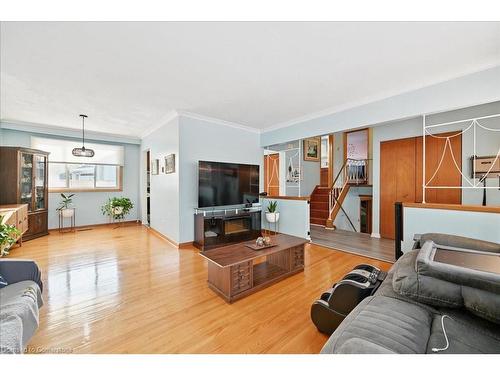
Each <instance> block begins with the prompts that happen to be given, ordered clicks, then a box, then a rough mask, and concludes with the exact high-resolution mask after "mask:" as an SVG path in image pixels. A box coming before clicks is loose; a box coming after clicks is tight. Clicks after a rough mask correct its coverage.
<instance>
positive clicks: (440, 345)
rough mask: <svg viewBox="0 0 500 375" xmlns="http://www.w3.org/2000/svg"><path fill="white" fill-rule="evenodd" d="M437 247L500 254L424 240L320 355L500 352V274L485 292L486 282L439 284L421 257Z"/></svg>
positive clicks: (444, 238)
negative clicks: (484, 285)
mask: <svg viewBox="0 0 500 375" xmlns="http://www.w3.org/2000/svg"><path fill="white" fill-rule="evenodd" d="M434 244H438V245H439V246H444V247H454V248H463V249H468V250H472V251H481V252H486V253H498V254H500V244H495V243H490V242H484V241H478V240H471V239H468V238H463V237H457V236H448V235H442V234H436V233H429V234H425V235H423V236H421V237H420V239H419V240H417V242H416V249H414V250H413V251H410V252H407V253H405V254H404V255H403V256H402V257H401V258H400V259H399V260H398V261H397V262H396V263H395V264H394V265H393V267H392V268H391V269H390V271H389V273H388V276H387V278H386V279H385V280H384V282H383V283H382V285H381V286H380V288H379V289H378V290H377V292H376V293H375V294H374V295H373V296H370V297H368V298H366V299H364V300H363V301H362V302H361V303H360V304H359V305H358V306H357V307H356V308H355V309H354V310H353V311H352V312H351V313H350V314H349V315H348V316H347V317H346V318H345V319H344V321H343V322H342V323H341V324H340V326H339V327H338V328H337V329H336V330H335V332H334V333H333V335H332V336H331V337H330V338H329V340H328V341H327V343H326V344H325V346H324V347H323V349H322V351H321V353H323V354H327V353H344V354H348V353H388V354H391V353H405V354H430V353H436V354H445V353H448V354H451V353H455V354H456V353H500V320H499V319H500V275H498V277H497V276H496V275H495V274H491V275H486V276H488V277H490V276H491V277H492V278H491V283H490V284H488V285H487V286H486V287H485V289H486V290H487V291H486V292H485V291H484V290H479V291H478V290H476V289H474V286H479V287H480V288H482V283H480V284H479V285H475V284H474V283H472V284H468V285H465V286H462V285H460V286H458V287H457V285H456V283H459V281H460V280H455V279H452V280H451V281H450V280H449V279H446V276H443V279H444V280H437V281H436V279H432V278H430V276H429V275H431V276H432V274H430V273H429V272H428V271H427V270H425V267H423V266H422V264H424V263H422V262H423V261H422V260H421V259H419V256H420V257H421V258H422V257H423V256H424V255H425V253H426V251H424V250H425V248H426V247H429V246H435V248H436V245H434ZM428 250H429V251H430V250H431V249H428ZM429 251H427V252H429ZM422 254H424V255H422ZM499 256H500V255H499ZM452 271H453V270H452ZM452 277H453V278H455V277H456V275H455V274H454V273H453V272H452ZM429 280H430V282H429ZM467 281H468V280H466V283H467ZM470 285H472V287H471V286H470ZM424 301H425V303H424ZM485 317H486V318H485Z"/></svg>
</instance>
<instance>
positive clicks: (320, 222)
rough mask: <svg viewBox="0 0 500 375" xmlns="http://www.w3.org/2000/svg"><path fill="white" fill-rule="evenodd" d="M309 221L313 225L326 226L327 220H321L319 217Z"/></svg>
mask: <svg viewBox="0 0 500 375" xmlns="http://www.w3.org/2000/svg"><path fill="white" fill-rule="evenodd" d="M309 221H310V223H311V224H318V225H326V219H321V218H318V217H311V218H310V220H309Z"/></svg>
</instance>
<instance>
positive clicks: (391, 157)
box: [379, 141, 398, 238]
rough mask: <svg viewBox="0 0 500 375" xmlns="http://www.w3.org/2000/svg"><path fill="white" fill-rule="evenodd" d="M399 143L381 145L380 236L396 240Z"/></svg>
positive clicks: (383, 143)
mask: <svg viewBox="0 0 500 375" xmlns="http://www.w3.org/2000/svg"><path fill="white" fill-rule="evenodd" d="M397 147H398V145H397V142H395V141H389V142H381V143H380V215H379V217H380V236H381V237H383V238H394V231H395V229H394V228H395V225H394V207H393V206H394V202H396V196H397V190H396V181H397V179H396V173H394V172H395V171H396V169H397V159H396V158H397Z"/></svg>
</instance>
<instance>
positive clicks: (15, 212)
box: [0, 204, 28, 255]
mask: <svg viewBox="0 0 500 375" xmlns="http://www.w3.org/2000/svg"><path fill="white" fill-rule="evenodd" d="M0 216H1V219H2V222H3V223H4V224H7V225H13V226H15V227H16V228H17V229H18V230H19V231H20V232H21V234H20V235H19V236H18V237H17V238H16V240H17V242H19V243H20V244H22V241H23V237H24V236H25V235H26V231H27V230H28V205H27V204H8V205H0ZM8 250H9V248H8V247H3V248H1V249H0V255H3V253H4V252H6V251H8Z"/></svg>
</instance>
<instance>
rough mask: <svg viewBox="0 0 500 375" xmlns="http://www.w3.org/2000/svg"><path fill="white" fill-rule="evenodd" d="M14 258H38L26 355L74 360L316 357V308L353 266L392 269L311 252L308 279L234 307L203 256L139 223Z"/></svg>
mask: <svg viewBox="0 0 500 375" xmlns="http://www.w3.org/2000/svg"><path fill="white" fill-rule="evenodd" d="M9 258H30V259H34V260H35V261H36V262H37V263H38V264H39V266H40V267H41V269H42V273H43V282H44V292H43V296H44V300H45V305H44V306H43V307H42V309H41V313H40V329H39V330H38V332H37V333H36V334H35V336H34V337H33V339H32V340H31V342H30V345H29V348H33V349H35V348H43V349H44V350H58V349H59V350H62V351H64V352H68V351H69V352H73V353H318V352H319V351H320V349H321V347H322V346H323V344H324V343H325V341H326V340H327V337H326V336H324V335H322V334H321V333H319V332H318V331H317V330H316V328H315V327H314V325H313V324H312V322H311V320H310V317H309V309H310V306H311V303H312V302H313V301H314V300H315V299H316V298H319V296H320V294H321V292H323V291H324V290H326V289H328V288H329V287H330V286H331V284H332V283H333V282H335V281H336V280H338V279H340V278H341V277H342V276H343V275H344V274H345V273H347V272H348V271H350V270H351V269H352V268H353V267H354V266H355V265H356V264H359V263H364V262H368V263H371V264H374V265H376V266H378V267H381V268H382V269H385V270H387V269H388V268H389V266H390V264H388V263H384V262H380V261H374V260H370V259H366V258H363V257H359V256H355V255H351V254H347V253H343V252H338V251H332V250H329V249H325V248H322V247H319V246H316V245H306V252H305V264H306V268H305V272H303V273H299V274H297V275H294V276H292V277H290V278H288V279H286V280H283V281H281V282H279V283H277V284H275V285H273V286H271V287H269V288H267V289H265V290H262V291H260V292H258V293H255V294H253V295H250V296H248V297H246V298H244V299H242V300H239V301H237V302H235V303H233V304H231V305H230V304H227V303H226V302H224V301H223V300H222V299H221V298H220V297H218V296H217V295H216V294H215V293H214V292H212V291H211V290H210V289H209V288H208V287H207V283H206V278H207V262H206V260H205V259H203V258H202V257H201V256H200V255H199V254H198V250H196V249H195V248H191V249H182V250H178V249H176V248H174V247H173V246H172V245H170V244H169V243H168V242H166V241H164V240H163V239H161V238H159V237H157V236H155V235H153V234H152V233H151V232H150V231H148V229H146V228H145V227H143V226H139V225H134V226H125V227H121V228H117V229H112V228H110V227H97V228H94V229H92V230H87V231H78V232H76V233H65V234H60V233H57V232H52V233H51V234H50V235H49V236H46V237H42V238H39V239H36V240H32V241H29V242H25V243H24V244H23V246H22V247H20V248H15V249H13V250H12V252H11V254H10V255H9ZM35 351H36V350H35Z"/></svg>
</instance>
